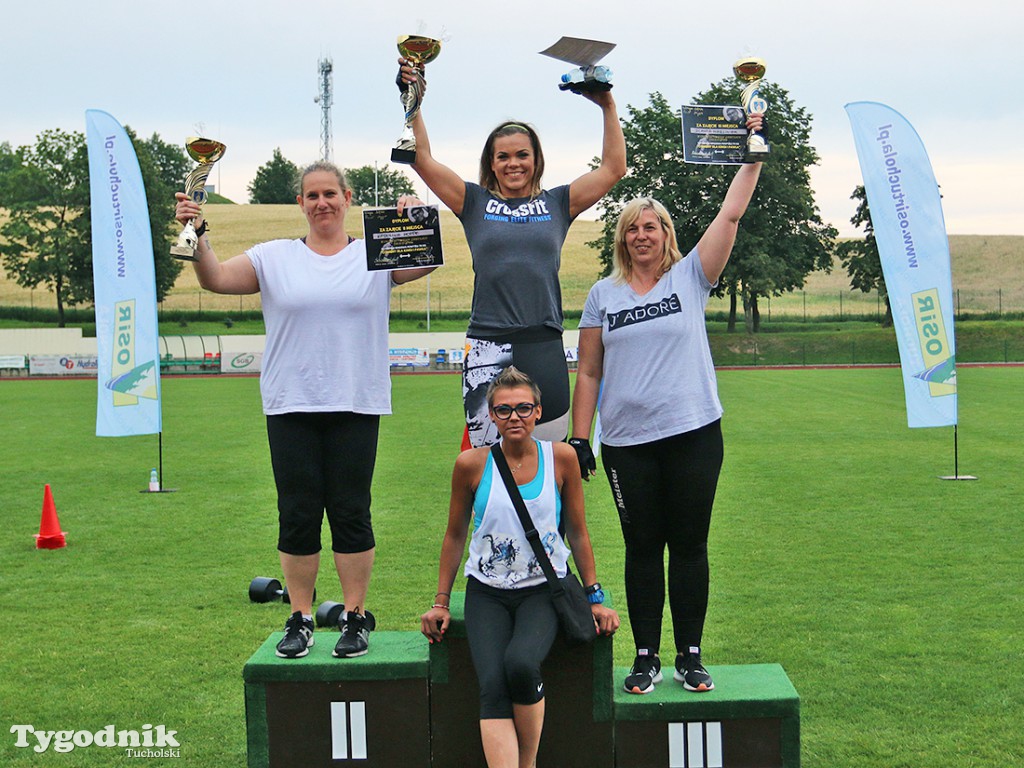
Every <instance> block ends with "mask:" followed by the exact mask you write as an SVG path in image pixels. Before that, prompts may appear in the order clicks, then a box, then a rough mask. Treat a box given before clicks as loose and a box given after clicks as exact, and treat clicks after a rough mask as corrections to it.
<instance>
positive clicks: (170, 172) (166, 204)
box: [0, 127, 189, 326]
mask: <svg viewBox="0 0 1024 768" xmlns="http://www.w3.org/2000/svg"><path fill="white" fill-rule="evenodd" d="M125 131H126V133H127V134H128V136H129V138H130V139H131V140H132V143H133V144H134V146H135V151H136V156H137V157H138V160H139V168H140V170H141V172H142V178H143V185H144V187H145V190H146V199H147V204H148V207H149V221H150V229H151V232H152V237H153V254H154V265H155V270H156V295H157V300H158V301H159V300H162V299H163V297H164V296H165V295H166V294H167V292H168V291H169V290H170V289H171V287H172V286H173V285H174V282H175V280H176V279H177V276H178V274H179V273H180V272H181V269H182V263H181V262H180V261H178V260H176V259H173V258H171V256H170V252H169V248H170V244H171V240H172V238H173V237H174V236H175V229H174V227H175V222H174V192H175V190H177V189H178V188H180V187H181V184H182V180H183V179H184V176H185V173H186V169H187V168H188V166H189V160H188V158H187V157H186V156H185V154H184V151H183V150H180V149H175V148H174V147H173V146H172V145H169V144H166V143H164V142H163V141H162V140H161V139H160V137H159V136H158V135H156V134H154V135H153V137H152V138H150V139H149V140H148V141H140V140H139V139H137V138H136V137H135V135H134V133H133V132H132V130H131V128H127V127H126V128H125ZM0 154H3V152H2V150H0ZM14 154H16V156H17V160H18V162H17V163H15V164H13V168H12V169H11V170H9V171H8V172H6V173H5V174H4V179H5V182H4V183H3V184H2V185H0V188H2V189H4V190H6V195H5V198H6V200H5V202H6V204H7V207H8V209H9V210H10V217H9V219H8V220H7V221H6V222H5V223H4V225H3V226H2V227H0V258H2V259H3V265H4V268H5V270H6V271H7V273H8V274H9V275H11V276H12V277H13V278H14V280H15V281H16V282H17V283H18V284H19V285H21V286H22V287H25V288H36V287H38V286H39V285H44V286H46V287H47V288H48V289H50V290H51V291H53V293H54V294H55V296H56V300H57V313H58V318H59V324H60V325H61V326H63V325H64V309H65V307H66V306H73V305H76V304H88V303H90V302H92V301H93V276H92V233H91V209H90V200H89V159H88V152H87V149H86V144H85V137H84V136H83V135H82V134H81V133H77V132H71V133H68V132H65V131H61V130H59V129H57V130H49V131H44V132H43V133H41V134H40V135H39V136H38V137H37V138H36V143H35V145H34V146H31V147H20V148H19V149H18V150H17V152H16V153H14Z"/></svg>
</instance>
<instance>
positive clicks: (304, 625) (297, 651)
mask: <svg viewBox="0 0 1024 768" xmlns="http://www.w3.org/2000/svg"><path fill="white" fill-rule="evenodd" d="M312 647H313V620H312V619H304V618H302V613H301V612H300V611H296V612H295V613H293V614H292V615H291V616H289V617H288V621H286V622H285V623H284V637H283V638H282V639H281V642H279V643H278V644H277V655H278V656H280V657H281V658H282V659H298V658H300V657H302V656H305V655H306V654H307V653H309V649H310V648H312Z"/></svg>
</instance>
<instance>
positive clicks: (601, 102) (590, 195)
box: [569, 91, 626, 218]
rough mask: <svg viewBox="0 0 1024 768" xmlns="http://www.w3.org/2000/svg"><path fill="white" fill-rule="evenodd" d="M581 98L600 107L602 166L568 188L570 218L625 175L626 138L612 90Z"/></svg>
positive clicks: (599, 197)
mask: <svg viewBox="0 0 1024 768" xmlns="http://www.w3.org/2000/svg"><path fill="white" fill-rule="evenodd" d="M581 95H582V96H583V97H584V98H587V99H589V100H590V101H592V102H594V103H595V104H597V106H599V107H600V108H601V116H602V120H603V121H604V139H603V142H602V145H601V164H600V165H599V166H598V167H597V168H595V169H594V170H592V171H590V172H589V173H585V174H583V175H582V176H580V177H579V178H578V179H576V181H574V182H573V183H572V184H570V185H569V215H570V216H571V217H572V218H576V217H577V216H579V215H580V214H581V213H582V212H583V211H585V210H587V208H589V207H590V206H592V205H593V204H594V203H596V202H597V201H598V200H600V199H601V198H602V197H604V196H605V195H606V194H608V191H609V190H610V189H611V188H612V187H614V186H615V183H616V182H617V181H618V180H619V179H621V178H622V177H623V176H625V175H626V139H625V137H624V136H623V135H622V125H621V124H620V123H619V113H618V112H617V111H616V109H615V99H613V98H612V94H611V91H602V92H598V93H583V94H581Z"/></svg>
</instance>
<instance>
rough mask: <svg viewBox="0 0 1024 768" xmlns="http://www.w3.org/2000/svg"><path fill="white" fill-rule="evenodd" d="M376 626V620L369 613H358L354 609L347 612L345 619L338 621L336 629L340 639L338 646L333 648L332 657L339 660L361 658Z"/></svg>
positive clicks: (367, 647) (356, 609)
mask: <svg viewBox="0 0 1024 768" xmlns="http://www.w3.org/2000/svg"><path fill="white" fill-rule="evenodd" d="M376 626H377V620H376V619H374V618H373V614H372V613H370V612H369V611H366V612H365V613H359V609H358V608H355V609H354V610H351V611H349V612H348V617H347V618H342V619H339V620H338V629H340V630H341V637H340V638H339V639H338V644H337V645H335V646H334V652H333V655H334V656H336V657H337V658H339V659H342V658H344V659H351V658H352V657H354V656H362V655H364V654H365V653H366V651H367V650H368V649H369V645H370V632H372V631H373V629H374V627H376Z"/></svg>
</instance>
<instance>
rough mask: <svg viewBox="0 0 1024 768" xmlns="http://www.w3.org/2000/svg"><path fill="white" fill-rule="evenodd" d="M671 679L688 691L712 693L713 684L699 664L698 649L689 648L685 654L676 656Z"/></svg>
mask: <svg viewBox="0 0 1024 768" xmlns="http://www.w3.org/2000/svg"><path fill="white" fill-rule="evenodd" d="M673 677H674V678H675V679H676V680H678V681H679V682H680V683H682V684H683V688H685V689H686V690H688V691H698V692H703V691H713V690H714V689H715V684H714V683H713V682H712V680H711V675H709V674H708V671H707V670H706V669H704V665H703V664H701V663H700V648H697V647H696V646H690V647H689V648H688V649H687V651H686V652H685V653H680V654H679V655H677V656H676V672H675V674H674V675H673Z"/></svg>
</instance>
